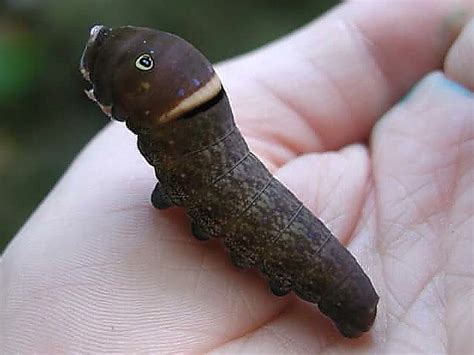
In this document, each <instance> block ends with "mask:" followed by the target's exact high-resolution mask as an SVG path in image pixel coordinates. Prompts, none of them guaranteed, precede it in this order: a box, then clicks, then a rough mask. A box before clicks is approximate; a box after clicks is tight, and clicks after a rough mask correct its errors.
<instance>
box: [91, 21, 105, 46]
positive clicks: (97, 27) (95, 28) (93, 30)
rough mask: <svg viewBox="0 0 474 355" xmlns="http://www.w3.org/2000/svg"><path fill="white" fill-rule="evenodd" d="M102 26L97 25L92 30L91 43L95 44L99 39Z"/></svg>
mask: <svg viewBox="0 0 474 355" xmlns="http://www.w3.org/2000/svg"><path fill="white" fill-rule="evenodd" d="M102 27H104V26H102V25H95V26H93V27H92V28H91V31H90V33H89V36H90V37H89V42H94V41H95V39H96V38H97V35H98V34H99V32H100V30H101V29H102Z"/></svg>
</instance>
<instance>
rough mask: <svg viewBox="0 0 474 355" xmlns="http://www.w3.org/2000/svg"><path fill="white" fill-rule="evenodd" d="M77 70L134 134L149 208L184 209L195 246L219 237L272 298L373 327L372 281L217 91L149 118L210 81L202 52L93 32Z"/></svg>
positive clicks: (131, 35)
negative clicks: (152, 179) (150, 61)
mask: <svg viewBox="0 0 474 355" xmlns="http://www.w3.org/2000/svg"><path fill="white" fill-rule="evenodd" d="M142 53H149V54H150V55H151V56H154V61H155V67H154V69H153V70H149V71H139V70H137V68H136V67H135V66H134V63H135V59H136V58H137V57H138V56H139V55H141V54H142ZM80 68H81V72H82V73H83V75H84V77H85V79H86V80H87V81H89V82H90V84H92V89H90V90H88V94H89V96H90V97H91V98H93V99H94V100H95V101H97V102H98V103H99V105H101V106H102V108H103V109H104V106H107V107H106V111H107V110H110V111H111V114H112V116H113V117H114V118H115V119H118V120H121V121H125V122H126V125H127V127H128V128H129V129H130V130H132V131H133V132H134V133H135V134H137V135H138V148H139V149H140V152H141V153H142V154H143V156H144V157H145V158H146V160H147V161H148V162H149V163H150V164H151V165H152V166H153V167H154V168H155V172H156V176H157V178H158V180H159V182H158V183H157V185H156V187H155V190H154V191H153V194H152V203H153V205H154V206H155V207H157V208H160V209H164V208H168V207H172V206H179V207H182V208H184V209H185V210H186V212H187V214H188V215H189V217H190V218H191V220H192V233H193V234H194V235H195V236H196V237H197V238H198V239H200V240H207V239H209V238H220V239H221V240H222V241H223V243H224V245H225V246H226V248H227V249H228V250H229V252H230V256H231V258H232V261H233V262H234V264H235V265H237V266H238V267H245V268H247V267H256V268H258V269H259V270H260V271H261V272H262V274H263V275H264V276H265V277H266V279H267V280H268V283H269V285H270V288H271V290H272V292H273V293H274V294H275V295H278V296H283V295H285V294H287V293H288V292H290V291H294V292H295V293H296V294H297V295H298V296H299V297H301V298H302V299H304V300H306V301H309V302H313V303H317V304H318V306H319V308H320V310H321V311H322V312H323V313H324V314H326V315H327V316H328V317H329V318H331V319H332V320H333V321H334V323H335V325H336V326H337V328H338V329H339V331H340V332H341V334H343V335H344V336H347V337H357V336H360V335H361V334H362V333H363V332H366V331H368V330H369V329H370V327H371V326H372V324H373V322H374V319H375V315H376V310H377V303H378V299H379V297H378V295H377V293H376V292H375V290H374V288H373V286H372V284H371V282H370V280H369V278H368V277H367V275H366V274H365V273H364V271H363V270H362V269H361V267H360V266H359V264H358V263H357V261H356V260H355V258H354V257H353V256H352V255H351V254H350V253H349V252H348V251H347V249H345V248H344V247H343V246H342V245H341V244H340V243H339V242H338V240H337V239H336V238H335V237H334V236H333V235H332V234H331V232H330V231H329V230H328V229H327V228H326V227H325V226H324V224H323V223H322V222H321V221H320V220H319V219H318V218H316V217H315V216H314V215H313V214H312V213H311V212H310V211H309V210H308V209H307V208H306V207H304V206H303V204H302V203H301V202H300V201H299V200H298V199H297V198H296V197H295V196H294V195H293V194H292V193H291V192H290V191H289V190H288V189H287V188H285V187H284V186H283V185H282V184H281V183H280V182H279V181H278V180H277V179H275V178H274V177H273V176H272V175H271V173H270V172H269V171H268V170H267V169H266V168H265V166H264V165H263V164H262V163H261V162H260V161H259V159H258V158H256V157H255V155H253V154H252V153H251V152H250V151H249V148H248V146H247V144H246V143H245V141H244V139H243V138H242V136H241V134H240V132H239V130H238V129H237V127H236V126H235V123H234V118H233V115H232V111H231V108H230V105H229V102H228V99H227V96H226V94H225V92H224V90H221V91H220V93H219V94H216V93H213V94H212V96H206V97H204V98H202V102H201V101H199V103H198V106H195V107H194V108H193V109H190V110H191V111H186V113H184V114H183V115H182V116H181V117H178V118H176V119H174V120H171V121H169V122H166V123H164V124H163V123H160V122H159V121H157V120H156V117H159V116H160V115H161V114H162V113H163V112H166V110H167V109H168V108H169V107H174V106H175V105H176V104H177V103H179V102H180V100H183V99H184V97H188V96H190V95H192V94H193V92H196V91H198V90H200V89H201V88H202V87H204V86H205V85H206V83H208V82H210V80H211V79H212V78H213V77H214V75H215V73H214V71H213V68H212V66H211V64H210V63H209V62H208V61H207V59H206V58H205V57H204V56H203V55H202V54H201V53H200V52H199V51H197V50H196V49H195V48H194V47H192V46H191V45H190V44H189V43H187V42H185V41H184V40H182V39H180V38H179V37H176V36H174V35H170V34H167V33H164V32H160V31H154V30H151V29H145V28H137V27H130V26H127V27H119V28H116V29H110V28H106V27H104V26H96V27H94V29H93V30H92V31H91V38H90V39H89V41H88V43H87V46H86V48H85V50H84V53H83V56H82V59H81V65H80ZM181 68H183V69H182V70H181ZM144 82H146V83H147V85H148V84H149V85H148V86H149V90H148V89H147V90H145V91H143V90H142V89H141V88H143V83H144ZM218 89H220V86H219V88H218ZM216 92H217V91H216ZM182 94H183V95H184V96H183V95H182ZM216 95H217V96H216ZM199 105H200V106H199Z"/></svg>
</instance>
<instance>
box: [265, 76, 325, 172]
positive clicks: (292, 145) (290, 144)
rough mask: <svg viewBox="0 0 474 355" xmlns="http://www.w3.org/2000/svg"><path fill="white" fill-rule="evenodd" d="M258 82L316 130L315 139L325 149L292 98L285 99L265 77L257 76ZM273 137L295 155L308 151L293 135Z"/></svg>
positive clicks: (298, 117)
mask: <svg viewBox="0 0 474 355" xmlns="http://www.w3.org/2000/svg"><path fill="white" fill-rule="evenodd" d="M256 82H257V84H258V85H259V86H260V87H261V88H262V89H263V91H264V92H267V93H268V94H269V95H271V96H272V97H273V98H274V99H275V101H277V102H279V103H280V104H281V105H282V107H284V108H286V109H287V110H288V111H290V112H292V113H294V115H295V117H296V118H297V119H298V120H299V121H300V122H302V123H303V124H304V126H305V128H306V127H307V128H309V129H310V130H311V131H312V132H314V136H315V138H314V141H316V142H318V143H319V145H320V146H321V150H324V144H323V143H322V140H321V137H320V135H319V134H317V131H315V130H312V129H311V127H310V125H309V124H308V119H307V118H305V117H304V116H303V115H302V113H301V110H298V108H297V106H296V105H294V104H292V103H291V100H288V99H285V97H284V95H281V94H280V93H278V91H277V89H276V88H273V87H272V86H271V83H267V82H265V80H264V79H257V78H256ZM277 133H278V132H277ZM261 138H262V137H260V139H261ZM271 138H272V139H274V140H275V141H276V142H278V145H283V146H284V147H286V148H287V149H288V150H289V151H290V152H291V155H292V156H293V157H298V156H300V155H302V154H303V153H305V152H306V151H305V150H301V149H299V148H298V142H294V141H293V139H294V138H292V137H286V136H285V135H281V134H276V136H273V135H272V137H271ZM287 162H288V160H287V161H285V162H284V163H282V164H281V165H277V164H276V163H275V165H276V166H277V167H278V168H279V167H281V166H282V165H284V164H285V163H287Z"/></svg>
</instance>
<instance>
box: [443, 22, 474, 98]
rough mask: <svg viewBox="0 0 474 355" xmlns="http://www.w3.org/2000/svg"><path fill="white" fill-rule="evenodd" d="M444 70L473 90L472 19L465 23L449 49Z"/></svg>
mask: <svg viewBox="0 0 474 355" xmlns="http://www.w3.org/2000/svg"><path fill="white" fill-rule="evenodd" d="M444 71H445V73H446V75H447V76H448V77H449V78H451V79H452V80H454V81H456V82H458V83H460V84H461V85H464V86H465V87H466V88H468V89H470V90H471V91H472V90H474V19H471V21H470V22H469V23H468V24H467V25H466V27H465V28H464V30H463V31H462V33H461V35H460V36H459V38H458V39H457V40H456V42H454V44H453V46H452V47H451V49H450V50H449V53H448V56H447V57H446V61H445V63H444Z"/></svg>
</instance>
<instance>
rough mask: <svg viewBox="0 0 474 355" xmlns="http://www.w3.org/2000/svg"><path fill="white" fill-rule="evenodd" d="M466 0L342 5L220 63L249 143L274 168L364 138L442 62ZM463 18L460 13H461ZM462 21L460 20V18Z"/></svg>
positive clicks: (465, 9)
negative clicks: (456, 16) (269, 42)
mask: <svg viewBox="0 0 474 355" xmlns="http://www.w3.org/2000/svg"><path fill="white" fill-rule="evenodd" d="M468 4H471V2H470V1H444V0H437V1H402V2H393V1H371V2H355V3H345V4H343V5H342V6H340V7H338V8H336V9H335V10H334V11H332V12H330V13H329V14H328V15H326V16H325V17H323V18H322V19H320V20H318V21H315V22H314V23H312V24H310V25H308V26H306V27H305V28H303V29H301V30H299V31H297V32H296V33H295V34H292V35H290V36H288V37H287V38H284V39H282V40H279V41H276V42H275V43H274V44H272V45H270V46H268V47H264V48H263V49H261V50H258V51H256V52H253V53H250V54H248V55H246V56H243V57H241V58H238V59H236V60H234V61H230V62H229V63H225V64H224V65H222V66H221V67H219V72H220V74H221V75H222V77H223V80H224V85H225V86H226V88H227V89H228V91H229V92H230V96H231V101H232V104H233V107H234V110H235V114H236V117H237V120H238V124H239V125H240V127H241V128H242V130H243V132H244V134H245V136H246V137H247V138H248V139H249V140H250V143H251V145H252V148H254V149H255V150H256V152H257V153H258V154H259V155H260V156H263V157H264V159H265V160H267V161H270V162H271V163H272V165H275V166H280V165H282V164H283V163H285V162H286V161H288V160H289V159H291V158H293V157H295V156H296V155H298V154H301V153H304V152H314V151H323V150H332V149H338V148H340V147H342V146H344V145H346V144H350V143H353V142H356V141H360V140H363V139H365V138H366V137H367V136H368V134H369V132H370V129H371V127H372V125H373V124H374V122H375V121H376V120H377V119H378V118H379V117H380V116H381V115H382V114H383V113H384V112H385V111H387V110H388V109H389V107H390V106H391V105H392V104H393V103H394V102H396V101H397V100H398V99H399V98H400V96H402V95H403V93H404V92H405V90H407V89H408V88H409V87H411V86H412V85H413V84H414V83H415V82H416V81H418V80H419V79H420V78H421V77H422V76H423V75H424V74H425V73H427V72H429V71H430V70H433V69H435V68H440V67H441V65H442V62H443V58H444V56H445V54H446V52H447V50H448V48H449V46H450V44H451V42H452V40H453V37H454V36H453V33H455V32H456V31H458V27H459V24H458V22H454V23H453V22H452V21H451V22H450V21H448V19H449V18H451V16H452V13H453V12H456V13H464V14H467V13H469V11H470V10H471V9H469V8H468ZM466 16H467V15H466ZM463 18H464V17H463Z"/></svg>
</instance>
